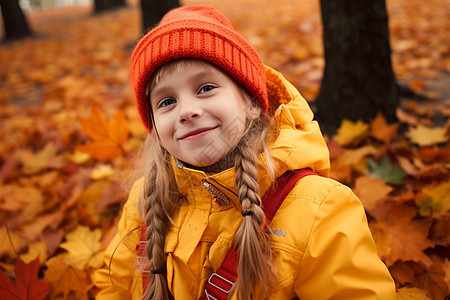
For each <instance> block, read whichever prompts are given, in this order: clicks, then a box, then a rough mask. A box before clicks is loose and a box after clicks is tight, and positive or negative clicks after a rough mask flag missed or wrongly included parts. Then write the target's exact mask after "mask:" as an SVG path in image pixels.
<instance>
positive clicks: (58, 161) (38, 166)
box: [21, 142, 63, 174]
mask: <svg viewBox="0 0 450 300" xmlns="http://www.w3.org/2000/svg"><path fill="white" fill-rule="evenodd" d="M57 152H58V149H57V148H56V146H55V144H53V143H51V142H49V143H47V144H46V145H45V147H44V149H42V150H41V151H39V152H37V153H31V151H29V150H28V149H27V150H25V151H23V152H22V153H21V156H22V158H21V160H22V164H23V172H24V173H25V174H34V173H38V172H40V171H42V170H44V169H46V168H60V167H61V166H62V162H63V161H62V157H61V156H58V155H57Z"/></svg>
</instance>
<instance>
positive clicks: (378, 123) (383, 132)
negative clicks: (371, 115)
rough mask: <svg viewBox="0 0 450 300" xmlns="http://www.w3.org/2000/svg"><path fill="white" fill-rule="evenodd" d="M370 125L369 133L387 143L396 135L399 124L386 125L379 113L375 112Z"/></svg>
mask: <svg viewBox="0 0 450 300" xmlns="http://www.w3.org/2000/svg"><path fill="white" fill-rule="evenodd" d="M371 125H372V130H371V132H370V135H371V136H373V137H374V138H376V139H378V140H380V141H383V142H385V143H386V144H389V142H390V141H391V140H392V138H393V137H394V136H396V134H397V130H398V126H399V124H393V125H388V124H387V122H386V119H385V118H384V117H383V115H382V114H381V113H378V114H377V116H376V118H375V119H374V120H373V121H372V124H371Z"/></svg>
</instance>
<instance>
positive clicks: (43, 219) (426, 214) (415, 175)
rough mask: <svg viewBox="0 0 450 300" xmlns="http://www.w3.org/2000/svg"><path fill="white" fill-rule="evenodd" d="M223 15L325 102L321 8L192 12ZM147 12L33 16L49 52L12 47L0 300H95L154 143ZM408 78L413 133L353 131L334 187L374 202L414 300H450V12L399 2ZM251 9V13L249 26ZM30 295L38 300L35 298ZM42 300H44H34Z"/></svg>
mask: <svg viewBox="0 0 450 300" xmlns="http://www.w3.org/2000/svg"><path fill="white" fill-rule="evenodd" d="M182 3H183V4H187V5H191V4H209V5H214V6H216V7H217V8H219V9H220V10H221V11H222V12H224V13H225V14H226V15H227V16H228V17H229V18H230V20H231V21H232V23H233V24H234V26H235V28H236V29H237V30H238V31H239V32H241V33H242V34H243V35H244V36H245V37H246V38H247V39H248V40H249V42H250V43H251V44H252V45H253V46H254V47H255V48H256V50H257V51H258V53H259V54H260V55H261V57H262V59H263V61H264V62H265V63H266V64H268V65H270V66H272V67H274V68H276V69H278V70H280V71H281V72H282V73H283V74H284V75H285V76H286V77H287V78H288V79H289V80H290V81H291V82H292V83H293V84H294V85H295V86H296V87H297V88H298V89H299V90H300V91H301V92H302V94H303V95H304V96H305V98H306V99H307V100H308V101H310V102H311V105H312V106H313V107H314V102H313V100H314V98H315V96H316V94H317V92H318V89H319V87H320V80H321V77H322V71H323V67H324V58H323V46H322V36H321V30H322V28H321V26H322V25H321V18H320V8H319V1H318V0H303V1H293V0H289V1H288V0H279V1H269V0H258V1H256V0H240V1H235V0H233V1H206V0H205V1H200V0H198V1H194V0H190V1H183V2H182ZM137 7H138V6H137V3H136V2H130V3H129V6H128V7H127V8H124V9H121V10H118V11H113V12H108V13H104V14H100V15H96V16H94V15H93V14H92V7H71V8H58V9H51V10H45V11H36V12H33V13H31V14H29V15H28V18H29V21H30V23H31V26H32V28H33V30H34V32H35V33H36V37H34V38H31V39H26V40H23V41H17V42H13V43H8V44H0V66H1V67H0V116H1V119H0V220H1V227H0V258H1V261H0V268H1V270H2V271H0V298H1V299H92V298H93V297H94V295H95V288H94V287H93V285H92V283H91V280H90V275H91V274H92V272H93V270H94V269H95V268H98V267H100V266H101V265H102V261H101V257H102V251H103V249H104V248H105V247H106V245H107V244H108V242H109V241H110V240H111V238H112V236H113V235H114V233H115V226H114V225H115V224H116V223H117V220H118V215H119V212H120V208H121V205H122V204H123V201H124V200H125V199H126V196H127V191H126V190H124V189H123V188H122V183H123V182H124V180H125V179H126V178H127V177H128V176H129V175H130V168H131V163H130V162H131V161H132V158H133V157H134V156H135V154H136V152H137V149H138V148H139V146H140V144H141V143H142V141H143V139H144V137H145V134H146V131H145V129H144V128H143V126H142V125H141V124H140V121H139V118H138V116H137V112H136V111H135V108H134V104H133V95H132V92H131V89H130V86H129V83H128V66H129V60H130V54H131V49H132V47H133V45H134V44H135V43H136V41H137V39H138V38H139V36H140V34H141V33H140V31H141V28H140V14H139V10H138V8H137ZM387 7H388V13H389V18H390V19H389V21H390V23H389V25H390V32H391V46H392V49H393V55H392V60H393V65H394V72H395V74H396V76H397V79H398V81H399V82H400V83H401V84H403V85H405V86H408V87H409V88H411V89H412V90H413V91H415V92H417V93H419V94H421V95H424V96H426V97H427V99H421V100H420V99H419V100H418V99H407V98H403V99H402V105H401V107H400V108H399V109H398V110H397V117H398V119H399V121H398V122H397V123H394V124H386V121H385V119H384V118H383V116H382V115H378V116H377V118H375V119H374V120H373V121H371V122H370V123H364V122H362V121H359V122H350V121H347V120H344V121H343V123H342V126H341V128H340V129H339V130H338V132H337V134H336V135H332V136H328V137H327V138H328V145H329V148H330V154H331V159H332V172H331V176H332V177H333V178H336V179H338V180H340V181H342V182H344V183H345V184H347V185H349V186H351V187H352V188H353V190H354V191H355V193H356V194H357V195H358V196H359V197H360V199H361V201H362V202H363V204H364V206H365V208H366V211H367V215H368V218H369V221H370V222H369V225H370V228H371V230H372V233H373V235H374V239H375V241H376V243H377V247H378V251H379V255H380V257H381V258H382V259H383V261H384V262H385V263H386V265H387V266H388V267H389V270H390V272H391V274H392V276H393V277H394V279H395V281H396V284H397V288H398V294H399V299H444V298H445V297H448V295H449V291H450V261H449V260H450V183H449V178H450V176H449V169H450V143H449V133H450V123H449V121H448V117H449V115H450V91H449V89H450V33H449V29H450V21H449V11H450V4H449V2H448V1H446V0H428V1H426V3H424V2H423V1H419V0H410V1H401V0H387ZM249 8H251V13H250V14H248V10H249ZM27 295H28V296H27ZM27 297H29V298H27Z"/></svg>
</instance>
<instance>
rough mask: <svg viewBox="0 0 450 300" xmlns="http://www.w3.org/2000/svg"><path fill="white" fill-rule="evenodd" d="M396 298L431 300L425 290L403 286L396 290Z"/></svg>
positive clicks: (400, 299)
mask: <svg viewBox="0 0 450 300" xmlns="http://www.w3.org/2000/svg"><path fill="white" fill-rule="evenodd" d="M397 300H432V299H431V298H430V296H429V294H428V292H427V291H425V290H422V289H419V288H409V287H403V288H401V289H398V290H397Z"/></svg>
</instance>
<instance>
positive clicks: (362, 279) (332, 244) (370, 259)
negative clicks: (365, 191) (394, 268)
mask: <svg viewBox="0 0 450 300" xmlns="http://www.w3.org/2000/svg"><path fill="white" fill-rule="evenodd" d="M318 205H319V207H318V209H317V215H316V218H315V221H314V223H313V224H312V228H311V232H310V236H309V239H308V243H307V245H306V250H305V253H304V256H303V260H302V263H301V265H300V269H299V271H298V273H297V277H296V281H295V287H294V289H295V293H296V294H297V295H298V297H299V298H300V299H302V300H307V299H315V300H317V299H358V300H369V299H383V300H391V299H392V300H394V299H397V296H396V291H395V284H394V281H393V279H392V277H391V275H390V274H389V271H388V269H387V268H386V266H385V265H384V263H383V262H382V261H381V260H380V259H379V257H378V255H377V249H376V246H375V243H374V241H373V238H372V235H371V232H370V230H369V227H368V224H367V219H366V215H365V212H364V208H363V206H362V204H361V202H360V201H359V199H358V198H357V197H356V196H355V195H354V194H353V192H352V191H351V190H350V189H349V188H348V187H346V186H343V185H341V184H338V185H335V186H334V187H332V188H331V189H330V190H329V191H328V193H327V194H326V196H325V198H324V199H323V201H321V202H318Z"/></svg>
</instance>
